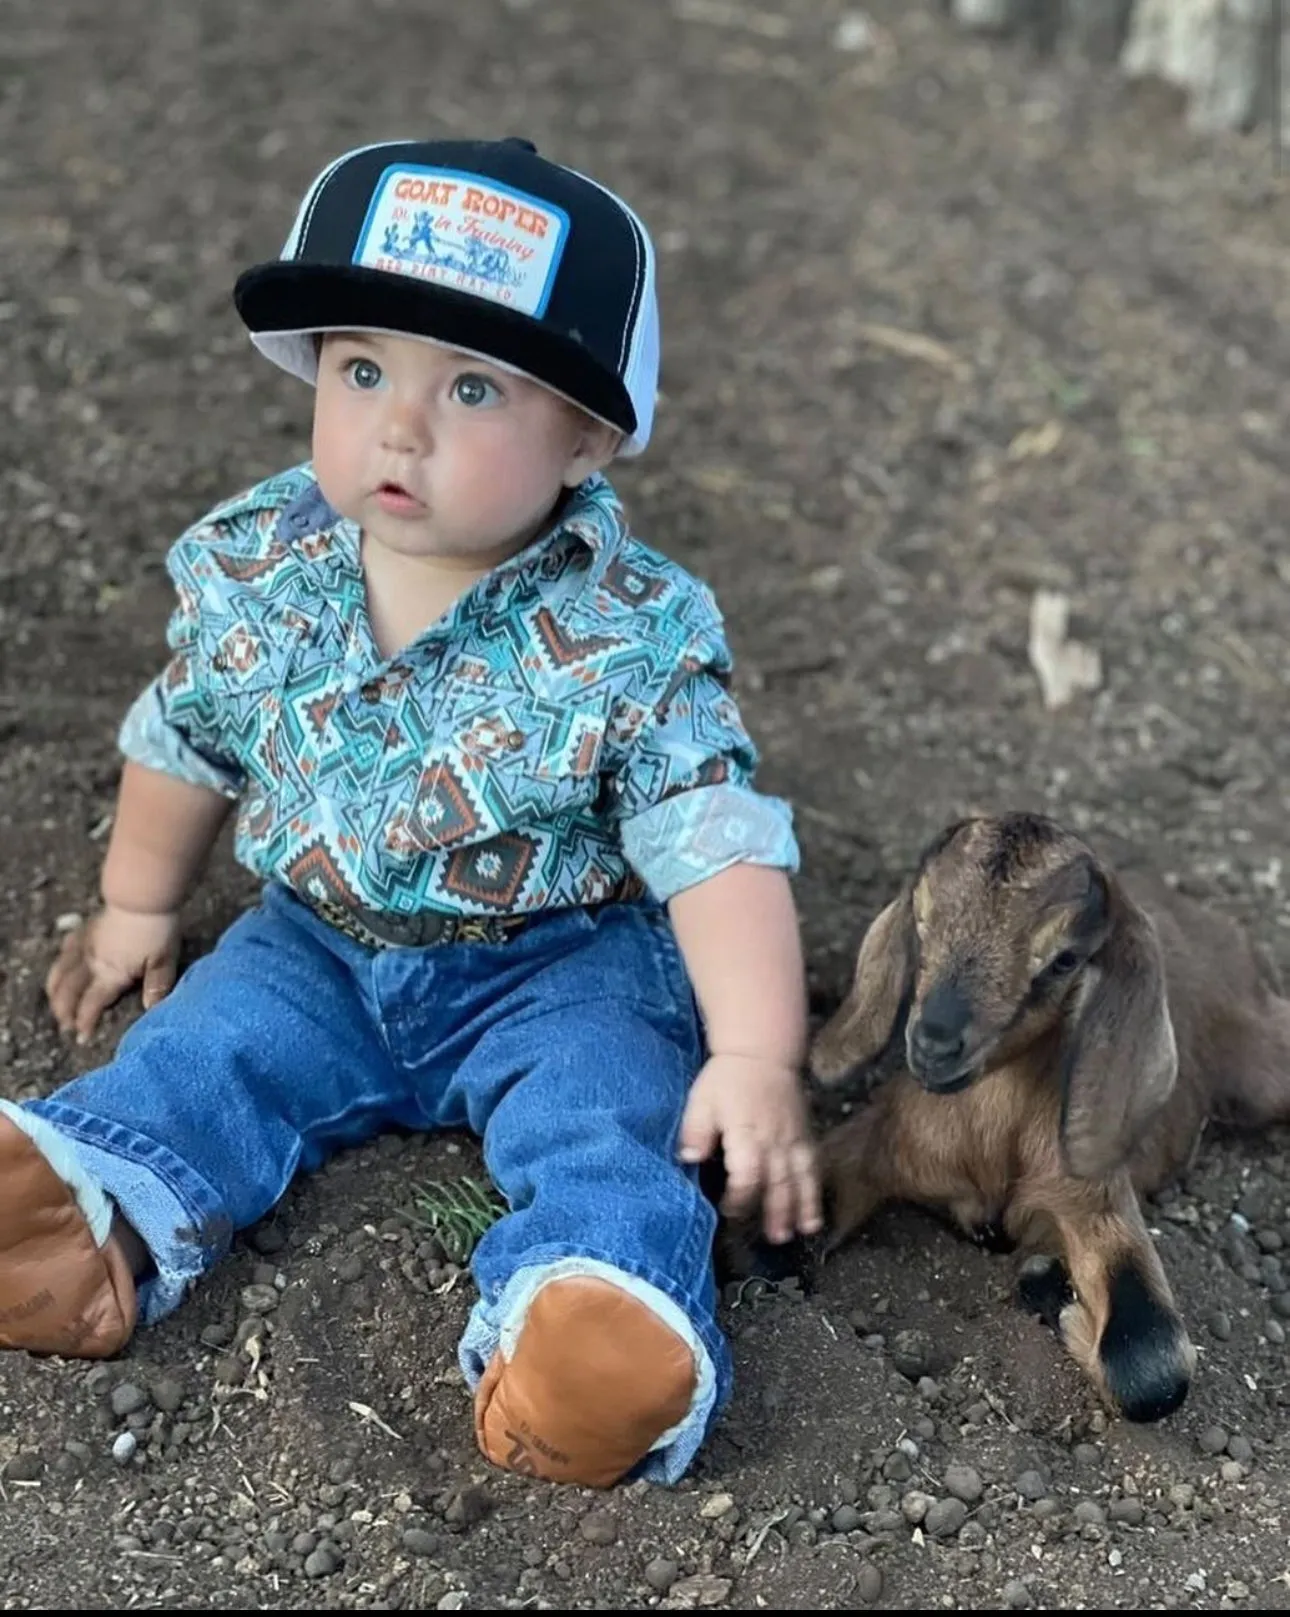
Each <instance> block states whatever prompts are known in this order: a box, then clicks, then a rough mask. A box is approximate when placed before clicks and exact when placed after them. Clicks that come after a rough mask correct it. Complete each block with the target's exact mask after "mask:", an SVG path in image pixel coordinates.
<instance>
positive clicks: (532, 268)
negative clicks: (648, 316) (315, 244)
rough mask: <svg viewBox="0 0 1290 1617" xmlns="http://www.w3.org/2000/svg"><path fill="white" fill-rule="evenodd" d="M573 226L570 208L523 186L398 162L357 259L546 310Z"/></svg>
mask: <svg viewBox="0 0 1290 1617" xmlns="http://www.w3.org/2000/svg"><path fill="white" fill-rule="evenodd" d="M568 234H569V216H568V214H567V213H565V211H564V209H563V208H557V207H554V206H553V205H552V204H551V203H549V202H543V201H541V200H540V199H539V198H537V197H533V196H527V195H526V194H525V193H524V192H522V191H513V190H511V189H510V187H509V186H503V185H497V184H496V183H494V182H493V181H491V180H482V179H480V178H479V177H478V176H477V175H474V174H465V173H459V172H457V171H456V170H453V169H443V168H420V167H400V166H395V167H391V168H387V169H386V171H385V173H384V174H382V175H381V178H380V180H379V181H378V182H377V186H376V192H375V194H374V196H373V198H372V204H371V206H370V207H369V209H368V210H367V217H366V219H365V220H364V221H363V227H362V229H361V230H360V231H359V236H358V242H357V244H356V246H355V248H354V257H353V262H354V263H355V264H358V265H361V266H362V267H363V268H364V269H376V270H385V271H387V272H388V273H391V274H395V275H409V276H412V277H413V278H414V279H415V280H420V281H432V282H434V283H435V284H436V285H438V286H448V287H451V288H453V290H454V291H457V292H466V293H469V294H471V295H473V296H475V297H480V298H489V299H491V300H492V301H493V302H494V303H502V304H505V305H506V306H507V307H508V308H512V309H516V310H518V311H519V312H520V313H522V314H527V315H534V316H538V317H540V316H541V315H542V314H543V312H544V311H545V309H546V305H547V301H548V299H549V298H550V296H551V288H552V286H553V284H554V282H555V276H556V271H557V270H558V268H559V266H560V258H561V256H562V254H563V252H564V247H565V242H566V241H567V239H568Z"/></svg>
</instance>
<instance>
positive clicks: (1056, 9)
mask: <svg viewBox="0 0 1290 1617" xmlns="http://www.w3.org/2000/svg"><path fill="white" fill-rule="evenodd" d="M949 9H950V12H951V14H952V16H953V17H954V19H955V21H956V22H958V23H959V24H960V25H961V26H962V27H964V28H971V29H975V30H978V31H981V32H989V33H999V34H1002V33H1012V34H1018V35H1021V36H1024V37H1026V38H1028V39H1029V40H1030V42H1031V43H1032V44H1033V45H1034V46H1036V47H1037V48H1039V49H1041V50H1049V49H1053V48H1054V47H1061V48H1064V49H1070V50H1074V51H1078V52H1079V53H1080V54H1082V55H1085V56H1088V57H1090V58H1092V59H1093V60H1096V61H1103V62H1113V61H1117V60H1118V62H1119V64H1120V68H1121V71H1122V72H1123V73H1124V74H1125V75H1126V76H1127V77H1129V78H1133V79H1138V78H1149V77H1153V78H1159V79H1163V80H1165V82H1166V83H1169V84H1172V85H1176V86H1177V87H1178V88H1179V89H1181V90H1183V91H1185V92H1186V94H1187V97H1188V108H1189V113H1188V116H1189V120H1190V122H1191V123H1192V124H1193V125H1194V127H1196V128H1198V129H1250V128H1252V127H1253V126H1254V125H1255V124H1258V123H1266V122H1269V121H1273V120H1278V121H1279V122H1280V123H1281V127H1282V131H1283V137H1284V134H1285V119H1284V118H1281V117H1280V113H1281V111H1282V108H1281V106H1280V105H1279V104H1278V97H1283V96H1284V94H1285V92H1283V90H1282V86H1281V83H1280V82H1279V80H1280V78H1281V74H1280V72H1279V67H1280V62H1281V61H1283V60H1290V27H1286V26H1284V25H1283V24H1282V15H1281V14H1282V6H1281V4H1280V0H950V8H949ZM1279 28H1280V29H1281V30H1282V31H1281V35H1280V37H1278V29H1279ZM1287 110H1290V108H1288V109H1287Z"/></svg>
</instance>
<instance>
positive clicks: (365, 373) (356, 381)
mask: <svg viewBox="0 0 1290 1617" xmlns="http://www.w3.org/2000/svg"><path fill="white" fill-rule="evenodd" d="M345 377H346V380H347V381H348V382H349V384H350V386H351V387H356V388H358V389H359V391H360V392H363V393H370V392H371V390H372V389H373V388H374V387H380V385H381V382H382V380H383V378H382V375H381V367H380V366H379V365H378V364H377V363H376V361H375V360H374V359H351V360H349V361H348V362H347V364H346V366H345Z"/></svg>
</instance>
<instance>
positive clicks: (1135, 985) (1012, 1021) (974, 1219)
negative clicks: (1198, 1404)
mask: <svg viewBox="0 0 1290 1617" xmlns="http://www.w3.org/2000/svg"><path fill="white" fill-rule="evenodd" d="M896 1047H899V1053H900V1054H903V1058H904V1066H905V1067H906V1068H907V1070H904V1071H901V1072H900V1073H899V1076H897V1077H895V1078H894V1079H892V1081H891V1082H889V1083H886V1084H884V1085H881V1086H880V1087H878V1088H877V1089H876V1091H875V1092H874V1093H873V1095H872V1096H871V1098H870V1099H869V1100H867V1101H866V1102H865V1103H864V1105H863V1106H862V1107H861V1109H860V1110H859V1111H858V1113H857V1114H856V1115H855V1116H853V1117H851V1118H849V1119H848V1120H847V1121H845V1122H844V1123H841V1124H840V1125H838V1126H836V1127H835V1128H833V1129H832V1130H829V1131H827V1132H826V1133H825V1135H824V1137H823V1139H822V1141H821V1158H822V1172H823V1175H824V1182H825V1187H826V1194H827V1197H828V1201H829V1205H830V1220H829V1237H828V1248H829V1249H832V1248H833V1247H835V1246H836V1245H837V1244H838V1243H839V1242H840V1241H842V1240H843V1239H845V1238H846V1237H847V1236H848V1235H849V1234H851V1233H852V1232H853V1231H855V1230H856V1229H857V1228H858V1227H859V1226H860V1225H862V1224H863V1223H864V1222H865V1220H866V1219H868V1218H869V1216H870V1215H871V1214H872V1213H873V1212H874V1210H875V1209H876V1208H877V1207H878V1206H879V1205H880V1204H881V1203H883V1202H886V1201H889V1200H902V1201H911V1202H920V1203H924V1204H928V1205H932V1206H935V1207H939V1208H943V1209H947V1210H948V1211H949V1213H950V1214H951V1215H952V1216H953V1218H954V1219H955V1220H956V1221H957V1222H958V1223H959V1224H960V1225H961V1226H962V1227H963V1228H964V1229H965V1230H966V1231H968V1232H970V1233H973V1234H976V1235H978V1236H981V1235H983V1234H984V1232H986V1231H989V1230H992V1229H1001V1230H1002V1232H1003V1234H1004V1235H1005V1237H1006V1238H1007V1239H1008V1240H1009V1241H1010V1242H1012V1243H1015V1244H1017V1245H1019V1246H1021V1247H1022V1248H1025V1249H1028V1250H1030V1251H1031V1252H1032V1253H1033V1252H1039V1253H1044V1254H1048V1255H1050V1256H1051V1261H1050V1262H1049V1263H1048V1264H1047V1265H1044V1264H1043V1263H1042V1262H1040V1263H1039V1265H1038V1269H1039V1274H1038V1276H1036V1275H1035V1273H1034V1270H1035V1267H1036V1266H1035V1264H1033V1263H1031V1264H1027V1265H1026V1266H1025V1268H1024V1269H1023V1274H1026V1271H1030V1273H1029V1274H1028V1275H1027V1276H1026V1278H1024V1279H1023V1282H1022V1295H1023V1300H1024V1301H1025V1302H1026V1303H1027V1304H1029V1306H1031V1307H1032V1308H1034V1309H1035V1310H1036V1311H1037V1312H1039V1313H1041V1314H1043V1315H1044V1316H1045V1318H1047V1320H1048V1322H1049V1323H1050V1324H1052V1325H1054V1326H1055V1328H1056V1329H1057V1330H1058V1332H1059V1334H1060V1336H1061V1339H1062V1341H1063V1342H1064V1343H1065V1345H1066V1347H1067V1349H1068V1350H1069V1352H1070V1353H1071V1354H1072V1356H1073V1357H1074V1358H1075V1360H1076V1362H1077V1363H1078V1364H1079V1365H1080V1366H1081V1367H1082V1368H1083V1370H1084V1371H1085V1372H1086V1374H1087V1375H1089V1376H1090V1377H1091V1378H1092V1380H1093V1381H1094V1383H1095V1384H1096V1385H1097V1386H1098V1388H1099V1389H1100V1390H1101V1391H1102V1392H1103V1394H1104V1395H1105V1396H1107V1397H1108V1398H1109V1400H1110V1401H1111V1403H1112V1404H1113V1405H1115V1406H1118V1408H1119V1409H1120V1410H1121V1411H1122V1412H1123V1413H1124V1414H1125V1415H1126V1416H1127V1417H1128V1418H1129V1419H1130V1420H1140V1421H1149V1420H1158V1419H1160V1418H1161V1417H1162V1416H1164V1415H1168V1414H1169V1413H1170V1412H1171V1411H1173V1410H1174V1409H1176V1408H1177V1407H1178V1405H1179V1404H1180V1403H1181V1402H1182V1401H1183V1399H1184V1398H1185V1397H1186V1394H1187V1387H1188V1383H1189V1381H1190V1379H1191V1374H1192V1370H1193V1368H1194V1365H1195V1360H1196V1355H1195V1350H1194V1349H1193V1347H1192V1345H1191V1342H1190V1341H1189V1340H1188V1337H1187V1332H1186V1330H1185V1328H1184V1326H1183V1323H1182V1321H1181V1319H1180V1318H1179V1316H1178V1313H1177V1310H1176V1308H1175V1306H1174V1302H1173V1298H1172V1296H1171V1294H1170V1290H1169V1283H1168V1281H1167V1280H1166V1278H1165V1274H1164V1270H1163V1268H1162V1266H1161V1263H1160V1259H1159V1257H1158V1255H1157V1253H1156V1250H1155V1247H1154V1246H1153V1244H1152V1241H1151V1237H1150V1235H1149V1234H1148V1232H1147V1229H1146V1225H1145V1223H1144V1222H1143V1217H1142V1212H1141V1209H1140V1208H1139V1205H1138V1194H1137V1193H1138V1192H1142V1193H1150V1192H1151V1191H1153V1190H1155V1189H1157V1188H1158V1187H1159V1186H1161V1185H1163V1184H1164V1183H1165V1182H1166V1181H1167V1180H1168V1179H1169V1178H1170V1177H1171V1176H1173V1175H1174V1174H1175V1173H1176V1172H1177V1171H1178V1170H1179V1168H1181V1167H1182V1166H1183V1165H1184V1164H1185V1163H1186V1162H1187V1160H1188V1158H1189V1156H1190V1154H1191V1152H1192V1151H1193V1149H1194V1147H1195V1144H1196V1142H1197V1141H1198V1139H1199V1136H1200V1132H1201V1129H1202V1128H1203V1126H1204V1124H1205V1122H1206V1120H1207V1119H1209V1118H1213V1119H1215V1120H1216V1121H1218V1122H1222V1123H1230V1124H1236V1125H1242V1126H1250V1127H1258V1126H1260V1125H1265V1124H1268V1123H1271V1122H1274V1121H1278V1120H1282V1119H1290V1001H1287V1000H1285V999H1281V998H1278V997H1277V996H1276V995H1275V994H1274V993H1272V992H1270V990H1269V988H1268V987H1267V986H1266V985H1265V983H1264V981H1263V980H1262V978H1261V976H1260V972H1259V968H1258V965H1257V963H1256V960H1255V957H1254V954H1253V953H1252V951H1251V949H1250V947H1249V945H1248V943H1247V941H1246V939H1245V937H1244V935H1243V934H1242V933H1241V931H1240V930H1239V929H1238V928H1237V927H1236V926H1235V925H1234V924H1233V923H1232V922H1231V921H1229V920H1227V919H1225V918H1223V917H1221V916H1218V915H1216V914H1213V913H1211V912H1209V911H1207V910H1205V909H1203V908H1202V907H1201V906H1200V905H1198V904H1195V903H1192V902H1190V901H1188V900H1187V899H1185V898H1183V897H1181V896H1180V895H1178V894H1176V893H1174V892H1172V891H1170V889H1169V888H1168V887H1166V886H1165V884H1164V883H1163V882H1160V881H1153V880H1151V879H1149V878H1146V879H1144V878H1142V877H1140V876H1137V875H1130V874H1128V873H1126V874H1125V875H1123V876H1122V877H1117V876H1116V874H1115V873H1114V872H1113V871H1112V870H1111V869H1110V868H1108V866H1107V865H1106V864H1105V863H1104V862H1101V861H1099V860H1098V859H1097V858H1095V857H1094V855H1093V854H1092V853H1091V852H1090V850H1089V849H1088V848H1087V847H1086V846H1085V845H1084V844H1083V843H1082V842H1080V841H1079V840H1078V839H1077V838H1076V837H1074V836H1072V835H1071V834H1070V833H1069V832H1067V831H1065V830H1063V829H1062V828H1061V827H1060V826H1059V825H1056V824H1055V823H1054V822H1053V821H1051V820H1048V819H1044V818H1042V817H1040V816H1037V815H1030V814H1009V815H1006V816H1004V817H1002V818H998V819H970V820H964V821H960V822H958V823H957V824H955V825H952V826H950V827H949V828H948V829H947V830H946V831H944V832H943V833H942V834H941V835H940V836H939V837H938V838H937V839H936V841H935V842H934V843H933V844H932V845H931V846H930V847H929V848H928V849H927V851H926V852H925V853H924V855H923V857H922V859H921V860H920V862H919V865H918V868H917V870H916V871H915V873H914V875H913V877H912V878H911V880H910V881H909V882H908V883H907V884H906V885H905V887H904V888H903V889H902V890H901V892H900V894H899V895H898V896H897V897H896V898H895V899H894V900H893V901H892V902H891V903H890V904H888V905H887V907H886V908H885V909H884V910H883V911H882V912H881V913H880V914H879V915H878V916H877V918H876V919H875V921H874V922H873V924H872V926H871V927H870V928H869V930H868V932H867V933H866V934H865V936H864V939H863V941H862V944H861V947H860V952H859V959H858V961H857V964H856V971H855V981H854V984H853V986H852V988H851V991H850V993H849V995H848V997H847V999H846V1001H845V1003H844V1004H843V1005H842V1006H841V1007H840V1009H839V1010H838V1011H837V1012H836V1014H835V1015H834V1016H833V1017H832V1019H831V1020H830V1021H829V1022H828V1024H827V1025H826V1026H825V1027H824V1028H823V1029H821V1031H820V1033H819V1035H818V1037H817V1039H816V1040H815V1043H814V1047H813V1049H812V1052H811V1068H812V1073H813V1075H814V1077H815V1078H816V1080H817V1081H818V1082H820V1083H821V1084H825V1085H832V1084H837V1083H840V1082H841V1081H842V1080H844V1079H846V1078H848V1077H850V1076H851V1075H853V1074H856V1073H858V1072H861V1073H862V1072H863V1071H864V1070H865V1069H867V1068H872V1067H873V1066H874V1065H875V1064H878V1063H881V1058H882V1057H883V1056H884V1055H890V1054H892V1053H893V1051H894V1049H895V1048H896Z"/></svg>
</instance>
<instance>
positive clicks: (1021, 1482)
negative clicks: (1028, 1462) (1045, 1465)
mask: <svg viewBox="0 0 1290 1617" xmlns="http://www.w3.org/2000/svg"><path fill="white" fill-rule="evenodd" d="M1013 1486H1014V1487H1015V1488H1016V1490H1017V1492H1018V1493H1019V1494H1020V1495H1021V1497H1022V1498H1023V1499H1028V1500H1030V1501H1031V1503H1032V1504H1033V1503H1034V1501H1035V1500H1037V1499H1043V1498H1044V1497H1045V1496H1046V1494H1047V1493H1048V1478H1047V1477H1045V1476H1044V1474H1043V1472H1042V1471H1034V1470H1031V1471H1023V1472H1022V1473H1021V1475H1020V1476H1019V1477H1018V1478H1017V1480H1016V1482H1015V1483H1014V1484H1013Z"/></svg>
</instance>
